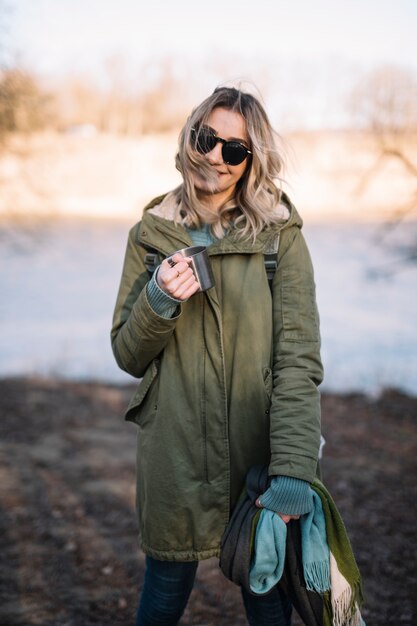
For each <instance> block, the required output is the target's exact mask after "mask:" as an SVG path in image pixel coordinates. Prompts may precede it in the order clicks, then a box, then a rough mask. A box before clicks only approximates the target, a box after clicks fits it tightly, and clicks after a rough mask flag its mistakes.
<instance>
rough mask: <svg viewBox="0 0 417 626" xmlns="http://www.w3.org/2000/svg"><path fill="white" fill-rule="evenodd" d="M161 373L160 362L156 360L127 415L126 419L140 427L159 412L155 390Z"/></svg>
mask: <svg viewBox="0 0 417 626" xmlns="http://www.w3.org/2000/svg"><path fill="white" fill-rule="evenodd" d="M158 372H159V360H158V359H154V360H153V361H152V363H151V364H150V365H149V367H148V369H147V370H146V372H145V375H144V377H143V378H142V380H141V381H140V383H139V385H138V388H137V389H136V392H135V394H134V395H133V397H132V399H131V401H130V402H129V406H128V407H127V410H126V413H125V419H126V420H127V421H129V422H135V424H138V426H144V424H145V423H146V421H147V418H148V417H151V415H152V414H154V413H155V412H156V410H157V408H158V407H157V404H156V393H154V394H153V393H152V390H154V389H155V384H156V379H157V376H158Z"/></svg>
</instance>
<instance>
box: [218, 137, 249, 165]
mask: <svg viewBox="0 0 417 626" xmlns="http://www.w3.org/2000/svg"><path fill="white" fill-rule="evenodd" d="M247 155H248V153H247V151H246V149H245V148H244V147H243V146H242V145H241V144H240V143H237V142H234V141H228V142H227V143H225V144H224V145H223V148H222V156H223V161H224V162H225V163H227V164H228V165H239V164H240V163H242V162H243V161H244V160H245V159H246V157H247Z"/></svg>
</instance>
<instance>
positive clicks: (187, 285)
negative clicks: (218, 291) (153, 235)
mask: <svg viewBox="0 0 417 626" xmlns="http://www.w3.org/2000/svg"><path fill="white" fill-rule="evenodd" d="M189 263H190V259H188V258H184V257H183V256H182V255H181V254H174V255H173V256H172V257H171V258H169V259H165V261H163V262H162V263H161V266H160V268H159V270H158V273H157V276H156V280H157V283H158V285H159V286H160V288H161V289H162V290H163V291H165V293H167V294H168V295H169V296H171V297H172V298H175V299H176V300H182V301H185V300H188V298H190V297H191V296H192V295H193V294H194V293H196V292H197V291H198V290H199V288H200V286H199V284H198V282H197V280H196V278H195V276H194V272H193V270H192V269H191V267H190V265H189Z"/></svg>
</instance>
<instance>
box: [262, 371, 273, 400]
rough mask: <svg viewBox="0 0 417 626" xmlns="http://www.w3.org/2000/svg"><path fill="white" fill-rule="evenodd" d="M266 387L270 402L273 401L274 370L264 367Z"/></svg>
mask: <svg viewBox="0 0 417 626" xmlns="http://www.w3.org/2000/svg"><path fill="white" fill-rule="evenodd" d="M263 377H264V385H265V391H266V395H267V397H268V400H271V396H272V370H271V368H270V367H264V369H263Z"/></svg>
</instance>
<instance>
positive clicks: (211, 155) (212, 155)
mask: <svg viewBox="0 0 417 626" xmlns="http://www.w3.org/2000/svg"><path fill="white" fill-rule="evenodd" d="M222 147H223V146H222V143H221V142H220V141H218V142H217V143H216V145H215V146H214V148H213V150H211V152H208V153H207V154H206V157H207V160H208V161H209V163H211V164H212V165H219V164H220V163H223V156H222Z"/></svg>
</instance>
